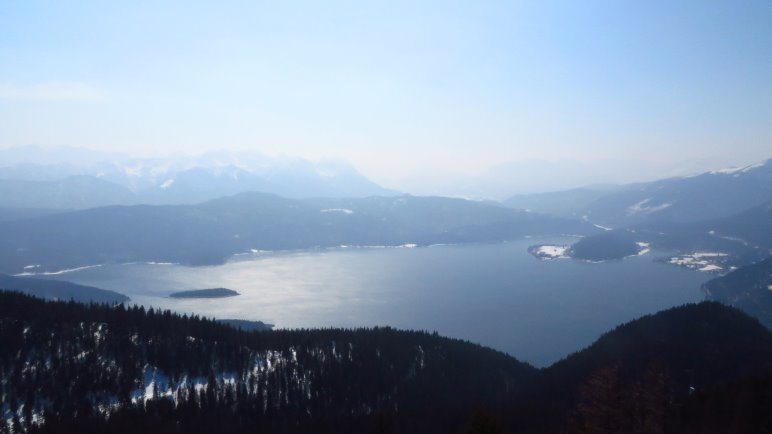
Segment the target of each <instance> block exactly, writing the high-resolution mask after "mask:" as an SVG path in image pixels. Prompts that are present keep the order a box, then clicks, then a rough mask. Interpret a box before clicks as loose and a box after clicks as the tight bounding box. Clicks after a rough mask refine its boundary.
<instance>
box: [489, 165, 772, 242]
mask: <svg viewBox="0 0 772 434" xmlns="http://www.w3.org/2000/svg"><path fill="white" fill-rule="evenodd" d="M768 201H772V160H767V161H766V162H763V163H760V164H756V165H752V166H747V167H741V168H733V169H725V170H718V171H712V172H706V173H703V174H700V175H696V176H690V177H678V178H669V179H663V180H660V181H655V182H648V183H639V184H630V185H625V186H620V187H604V188H592V187H590V188H585V189H576V190H567V191H562V192H554V193H543V194H535V195H519V196H514V197H512V198H510V199H508V200H506V201H504V204H506V205H508V206H511V207H515V208H528V209H531V210H533V211H537V212H545V213H552V214H556V215H563V216H575V217H582V218H586V219H588V220H589V221H592V222H593V223H596V224H599V225H602V226H608V227H624V226H630V225H636V224H641V223H647V222H655V221H657V222H660V221H667V222H682V223H686V222H695V221H700V220H711V219H717V218H721V217H728V216H731V215H733V214H736V213H739V212H741V211H744V210H747V209H749V208H752V207H754V206H758V205H761V204H763V203H765V202H768Z"/></svg>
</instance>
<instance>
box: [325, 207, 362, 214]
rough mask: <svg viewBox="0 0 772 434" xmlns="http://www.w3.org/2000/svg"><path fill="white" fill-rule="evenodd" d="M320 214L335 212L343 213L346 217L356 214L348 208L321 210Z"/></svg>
mask: <svg viewBox="0 0 772 434" xmlns="http://www.w3.org/2000/svg"><path fill="white" fill-rule="evenodd" d="M319 212H321V213H330V212H334V213H342V214H346V215H349V214H354V211H352V210H350V209H348V208H327V209H323V210H320V211H319Z"/></svg>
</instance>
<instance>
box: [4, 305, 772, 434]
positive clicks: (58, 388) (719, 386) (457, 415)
mask: <svg viewBox="0 0 772 434" xmlns="http://www.w3.org/2000/svg"><path fill="white" fill-rule="evenodd" d="M0 339H1V340H2V342H3V345H2V346H1V347H0V392H2V396H3V400H4V401H3V402H4V404H6V405H4V406H2V407H0V416H2V420H3V421H4V422H6V423H7V424H8V425H10V426H11V427H12V428H13V429H12V432H19V431H22V430H23V428H24V427H26V426H33V424H31V420H32V419H33V418H34V419H35V420H37V421H38V424H37V425H34V427H35V432H38V433H41V434H42V433H63V432H64V433H69V432H72V433H75V432H100V433H123V432H143V433H166V432H226V433H237V432H238V433H240V432H255V431H257V432H273V433H309V434H310V433H314V434H324V433H341V432H346V433H349V432H350V433H360V432H365V433H367V432H375V433H378V432H388V433H394V434H397V433H405V434H408V433H416V432H421V433H427V434H432V433H438V434H439V433H443V434H444V433H449V432H453V433H455V432H458V433H470V434H471V433H499V432H529V433H554V432H629V433H638V432H641V433H644V432H660V433H698V432H758V430H757V428H759V427H764V426H769V424H770V423H771V422H772V416H771V414H770V412H769V406H770V405H772V395H770V394H769V393H768V391H769V387H770V385H772V334H771V333H770V331H769V330H768V329H766V328H765V327H764V326H762V325H761V324H759V322H758V321H756V320H754V319H752V318H749V317H748V316H746V315H745V314H743V313H741V312H739V311H737V310H736V309H733V308H730V307H726V306H723V305H720V304H718V303H713V302H706V303H701V304H699V305H688V306H683V307H678V308H673V309H669V310H666V311H663V312H660V313H657V314H654V315H648V316H645V317H643V318H640V319H637V320H635V321H631V322H629V323H627V324H624V325H621V326H619V327H617V328H616V329H614V330H612V331H610V332H608V333H606V334H605V335H603V336H602V337H601V338H600V339H598V340H597V341H596V342H595V343H593V344H592V345H591V346H589V347H588V348H586V349H584V350H582V351H579V352H577V353H575V354H572V355H569V356H568V357H566V358H565V359H563V360H562V361H560V362H558V363H555V364H554V365H552V366H549V367H547V368H544V369H539V370H537V369H535V368H533V367H531V366H529V365H527V364H525V363H522V362H519V361H518V360H517V359H515V358H513V357H511V356H509V355H506V354H503V353H500V352H497V351H493V350H491V349H488V348H484V347H481V346H479V345H474V344H471V343H468V342H463V341H460V340H454V339H448V338H444V337H440V336H438V335H437V334H429V333H425V332H413V331H399V330H393V329H390V328H374V329H356V330H340V329H323V330H275V331H267V330H266V331H259V332H247V331H244V329H243V328H242V330H236V329H234V328H231V327H229V326H226V325H223V324H218V323H217V322H215V321H212V320H207V319H201V318H198V317H196V316H184V317H183V316H180V315H177V314H173V313H170V312H160V311H154V310H152V309H151V310H148V311H146V310H145V309H143V308H139V307H136V306H134V307H126V306H118V307H107V306H98V305H90V306H84V305H78V304H65V303H44V302H43V301H41V300H36V299H32V298H29V297H25V296H22V295H19V294H12V293H0ZM19 360H23V361H24V366H25V369H14V367H15V366H18V363H19ZM29 372H34V375H30V374H29ZM84 397H88V399H85V398H84ZM715 408H720V409H721V411H714V409H715ZM108 416H109V417H108ZM706 426H708V427H710V429H708V430H706V429H705V427H706Z"/></svg>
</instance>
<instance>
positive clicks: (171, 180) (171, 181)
mask: <svg viewBox="0 0 772 434" xmlns="http://www.w3.org/2000/svg"><path fill="white" fill-rule="evenodd" d="M172 184H174V179H167V180H166V181H164V183H163V184H161V186H160V187H161V188H162V189H164V190H166V189H167V188H169V187H171V186H172Z"/></svg>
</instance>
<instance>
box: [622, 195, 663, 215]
mask: <svg viewBox="0 0 772 434" xmlns="http://www.w3.org/2000/svg"><path fill="white" fill-rule="evenodd" d="M650 202H651V198H648V199H644V200H642V201H640V202H638V203H634V204H632V205H630V206H629V207H627V210H626V212H627V215H630V216H632V215H636V214H651V213H655V212H659V211H662V210H664V209H667V208H670V207H671V206H673V204H672V203H669V202H665V203H661V204H659V205H649V203H650Z"/></svg>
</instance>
